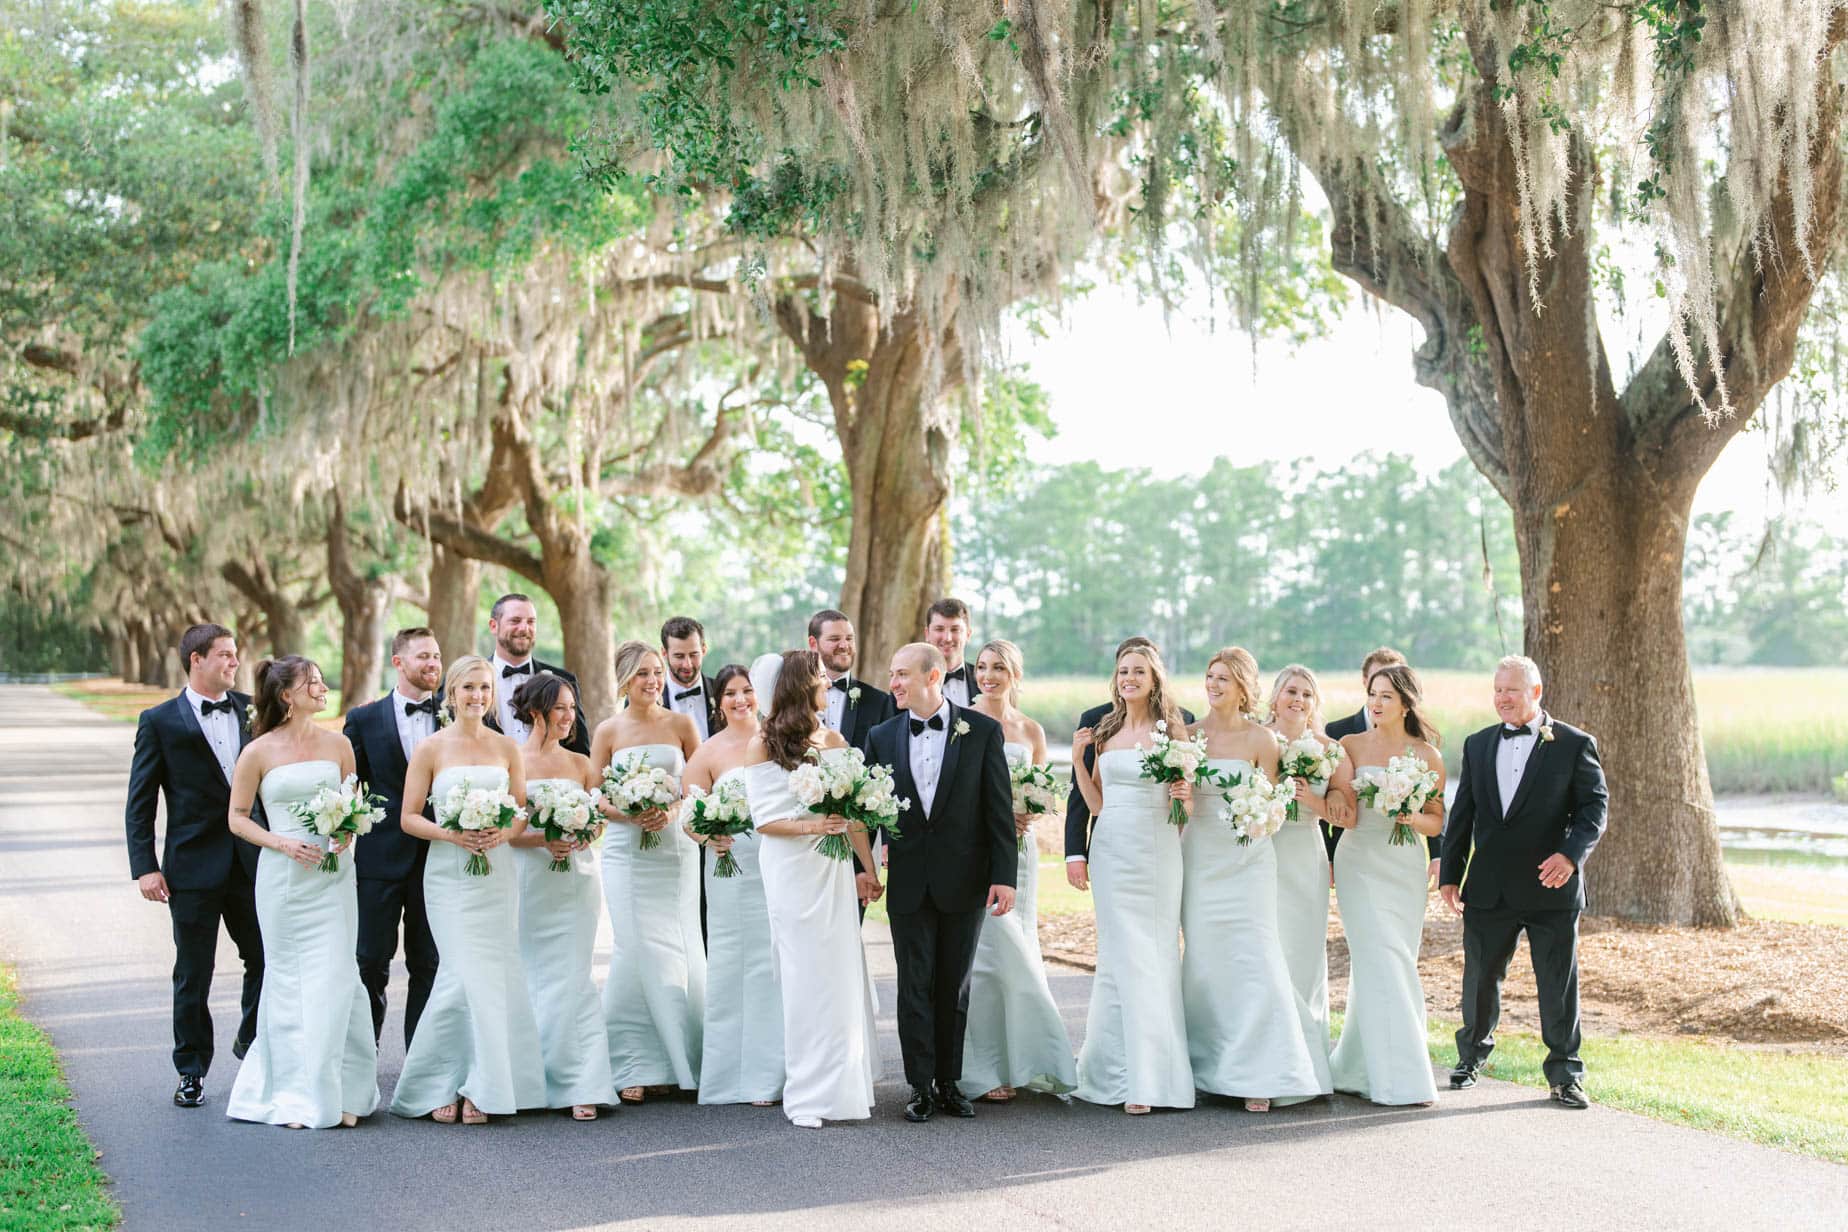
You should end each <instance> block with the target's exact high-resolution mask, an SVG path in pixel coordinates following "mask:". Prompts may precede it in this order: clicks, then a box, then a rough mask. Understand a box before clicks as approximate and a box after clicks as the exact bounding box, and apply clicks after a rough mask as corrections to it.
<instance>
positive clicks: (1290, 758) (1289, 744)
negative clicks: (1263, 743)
mask: <svg viewBox="0 0 1848 1232" xmlns="http://www.w3.org/2000/svg"><path fill="white" fill-rule="evenodd" d="M1277 743H1278V744H1280V745H1282V746H1283V748H1282V751H1281V752H1279V754H1278V755H1277V777H1278V778H1280V779H1302V780H1303V781H1304V782H1305V783H1308V784H1309V785H1310V786H1311V787H1326V786H1328V780H1329V779H1331V778H1333V777H1334V776H1335V766H1336V764H1337V763H1339V762H1340V760H1341V746H1340V745H1339V744H1335V743H1330V744H1323V743H1322V742H1321V741H1320V740H1319V739H1317V738H1316V736H1315V734H1314V733H1313V732H1304V733H1303V734H1302V735H1300V736H1298V737H1297V738H1296V739H1294V740H1289V741H1286V740H1284V738H1283V736H1282V735H1281V734H1279V735H1278V737H1277ZM1300 811H1301V810H1299V809H1298V808H1297V807H1296V795H1295V792H1294V789H1292V791H1291V795H1290V807H1289V810H1288V812H1287V813H1286V814H1285V816H1284V820H1285V821H1295V820H1296V818H1297V815H1298V814H1299V813H1300Z"/></svg>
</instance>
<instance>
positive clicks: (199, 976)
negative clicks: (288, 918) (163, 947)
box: [167, 857, 263, 1078]
mask: <svg viewBox="0 0 1848 1232" xmlns="http://www.w3.org/2000/svg"><path fill="white" fill-rule="evenodd" d="M167 911H168V914H169V915H170V916H171V917H172V919H173V1068H174V1069H176V1070H178V1071H179V1072H180V1074H181V1075H182V1076H188V1077H193V1078H203V1077H205V1074H206V1071H207V1070H209V1069H211V1068H212V1053H213V1052H214V1047H213V1045H214V1043H215V1042H216V1039H215V1037H214V1035H213V1033H212V1010H211V1005H210V1002H211V997H212V970H213V967H214V966H215V965H216V959H217V955H218V925H219V922H220V921H221V920H222V921H223V922H224V926H225V931H226V932H227V933H229V934H230V935H231V942H232V944H234V945H235V946H237V953H238V957H239V958H241V959H243V960H244V988H243V994H242V996H241V998H240V1005H241V1008H242V1010H243V1015H242V1017H241V1019H240V1020H239V1022H238V1026H237V1038H238V1042H239V1043H243V1044H248V1043H250V1041H252V1040H254V1039H255V1038H256V1037H257V1000H258V998H259V997H260V996H261V995H262V992H263V932H262V930H261V929H260V928H259V927H258V926H257V894H256V887H255V885H253V884H252V883H251V880H250V874H248V873H246V872H245V871H244V865H243V864H242V863H241V862H240V861H239V860H237V859H236V858H235V857H234V858H233V859H232V861H231V875H230V876H229V877H227V878H225V880H224V883H223V884H222V885H218V886H214V887H212V888H211V889H206V890H175V889H169V890H168V897H167Z"/></svg>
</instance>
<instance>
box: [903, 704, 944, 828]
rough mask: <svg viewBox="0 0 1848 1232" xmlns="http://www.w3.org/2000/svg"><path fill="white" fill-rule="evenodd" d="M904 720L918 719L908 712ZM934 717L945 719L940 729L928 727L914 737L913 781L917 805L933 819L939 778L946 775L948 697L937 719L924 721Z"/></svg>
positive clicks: (941, 705)
mask: <svg viewBox="0 0 1848 1232" xmlns="http://www.w3.org/2000/svg"><path fill="white" fill-rule="evenodd" d="M905 717H906V719H907V720H915V719H917V718H918V717H919V716H918V715H915V714H912V713H911V712H910V711H906V712H905ZM932 717H935V718H939V719H941V720H943V723H942V727H941V730H936V729H932V728H930V727H926V728H925V729H924V730H923V731H921V732H913V733H912V734H911V781H912V782H913V783H916V784H917V788H918V805H919V807H920V808H922V809H923V816H926V817H928V816H930V806H931V803H932V802H933V801H934V800H936V798H937V779H938V778H939V777H940V776H941V775H942V774H943V753H944V750H945V749H947V748H949V747H950V746H949V738H950V701H949V698H947V697H946V698H944V699H943V702H942V704H940V705H939V706H938V707H937V713H936V715H935V716H929V715H926V716H924V719H925V722H927V723H928V722H929V721H930V719H931V718H932Z"/></svg>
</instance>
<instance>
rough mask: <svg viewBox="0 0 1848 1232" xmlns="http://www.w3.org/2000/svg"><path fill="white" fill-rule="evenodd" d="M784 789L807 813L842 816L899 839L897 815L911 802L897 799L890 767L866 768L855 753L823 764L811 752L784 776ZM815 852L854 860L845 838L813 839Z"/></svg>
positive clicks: (831, 836)
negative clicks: (805, 759) (805, 806)
mask: <svg viewBox="0 0 1848 1232" xmlns="http://www.w3.org/2000/svg"><path fill="white" fill-rule="evenodd" d="M789 790H790V792H791V793H792V794H793V795H794V796H795V797H796V799H798V800H800V801H801V802H802V803H803V804H805V805H807V806H808V811H809V812H811V813H819V814H821V815H822V816H824V817H825V816H827V815H828V814H831V813H832V814H835V815H837V816H841V817H845V818H846V819H847V820H848V821H850V822H854V823H857V824H858V825H860V826H862V827H864V828H865V829H866V831H867V832H868V833H869V834H870V833H871V832H873V831H875V830H883V831H885V834H886V837H887V838H898V837H900V835H899V829H898V815H899V814H900V813H902V812H904V811H905V810H907V809H909V808H910V807H911V801H909V800H900V799H899V798H898V793H897V791H896V789H895V788H894V787H893V785H892V768H891V767H890V766H879V765H873V766H869V765H867V764H866V756H865V754H863V753H861V752H860V750H858V749H848V750H846V751H845V752H843V753H840V754H837V755H836V756H833V757H829V758H827V759H825V760H824V759H821V758H818V757H816V755H815V754H814V753H813V752H812V751H811V752H810V754H809V760H808V761H806V762H804V763H803V764H802V765H800V766H797V767H796V768H795V769H794V770H791V771H790V772H789ZM815 850H816V851H819V852H820V853H821V854H822V855H824V856H827V857H829V858H830V859H835V860H848V859H852V858H853V847H852V846H851V845H850V844H849V843H848V842H847V836H846V835H845V834H824V835H822V836H821V837H820V838H819V839H817V840H815Z"/></svg>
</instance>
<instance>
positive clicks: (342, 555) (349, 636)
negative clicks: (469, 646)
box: [327, 493, 441, 710]
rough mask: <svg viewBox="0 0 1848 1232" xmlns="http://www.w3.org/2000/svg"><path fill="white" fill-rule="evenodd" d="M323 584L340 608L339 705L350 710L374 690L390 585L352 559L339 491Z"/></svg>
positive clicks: (380, 663) (330, 518)
mask: <svg viewBox="0 0 1848 1232" xmlns="http://www.w3.org/2000/svg"><path fill="white" fill-rule="evenodd" d="M327 583H328V587H329V588H330V589H331V590H332V591H333V592H334V603H335V605H336V606H337V607H338V608H339V609H340V704H341V706H342V708H344V709H347V710H350V709H352V708H353V707H354V706H356V705H359V704H360V703H362V702H367V701H370V700H372V698H374V697H375V696H377V695H378V691H379V676H380V671H381V668H382V666H383V663H384V659H385V640H386V631H385V622H386V620H387V619H388V618H389V617H390V615H391V587H390V586H388V585H386V584H385V579H382V578H377V577H371V576H368V575H367V574H366V573H365V572H363V571H362V570H361V569H360V568H359V567H358V566H357V565H356V564H355V563H354V560H353V543H352V534H351V530H350V528H349V527H348V525H347V517H346V503H345V502H344V501H343V500H342V499H341V497H340V495H339V494H338V493H335V494H334V496H333V497H332V499H331V501H330V507H329V510H328V519H327ZM438 644H439V645H440V644H441V643H438Z"/></svg>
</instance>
